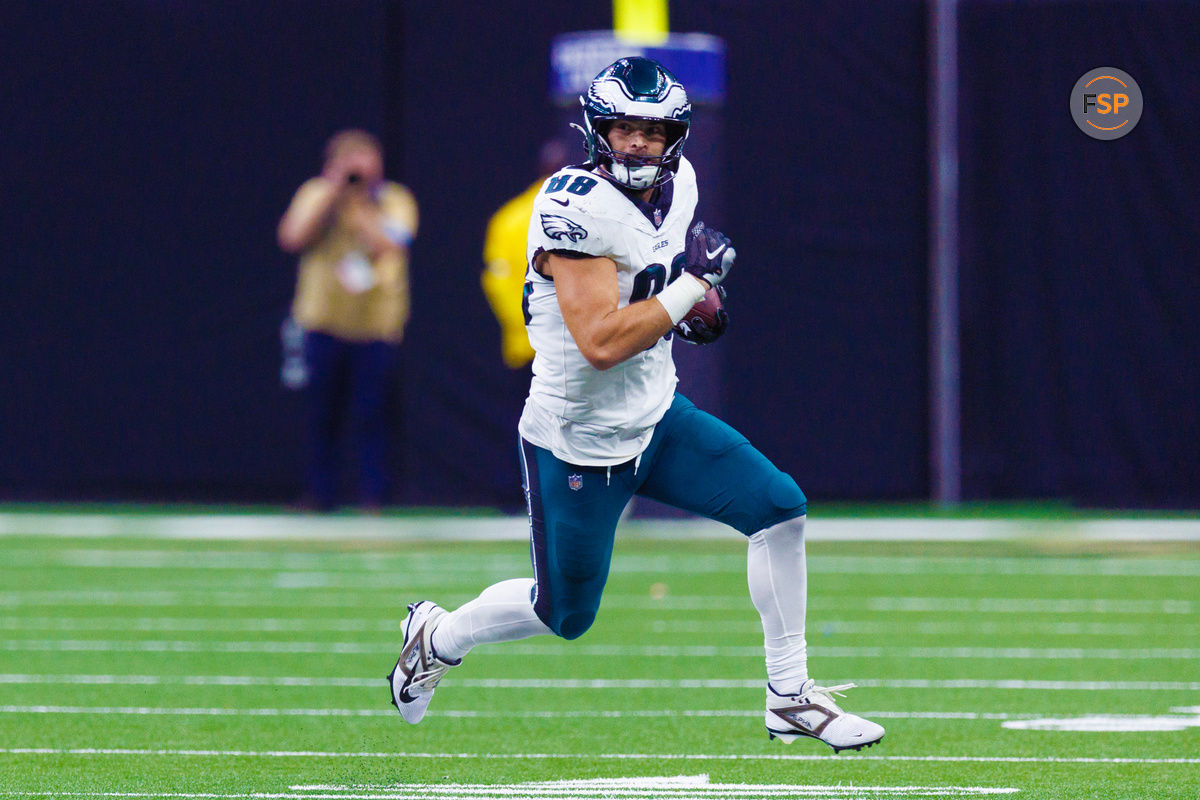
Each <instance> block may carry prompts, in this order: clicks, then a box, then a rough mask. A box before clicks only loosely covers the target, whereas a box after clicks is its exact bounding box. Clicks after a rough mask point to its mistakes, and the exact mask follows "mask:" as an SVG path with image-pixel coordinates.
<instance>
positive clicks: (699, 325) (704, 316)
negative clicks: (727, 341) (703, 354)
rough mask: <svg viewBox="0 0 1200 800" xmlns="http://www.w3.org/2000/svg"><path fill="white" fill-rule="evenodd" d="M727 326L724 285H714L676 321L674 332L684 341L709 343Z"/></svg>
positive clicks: (727, 317) (727, 316) (727, 315)
mask: <svg viewBox="0 0 1200 800" xmlns="http://www.w3.org/2000/svg"><path fill="white" fill-rule="evenodd" d="M728 327H729V312H728V311H726V310H725V287H724V286H714V287H713V288H711V289H709V290H708V291H707V292H705V293H704V297H703V298H701V300H700V302H699V303H696V305H694V306H692V307H691V309H690V310H688V312H687V314H686V315H685V316H684V318H683V319H681V320H679V322H678V323H676V325H675V333H676V334H678V335H679V337H680V338H681V339H683V340H684V341H685V342H690V343H692V344H711V343H713V342H715V341H716V340H717V339H719V338H721V334H723V333H724V332H725V330H726V329H727V328H728Z"/></svg>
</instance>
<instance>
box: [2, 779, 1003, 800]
mask: <svg viewBox="0 0 1200 800" xmlns="http://www.w3.org/2000/svg"><path fill="white" fill-rule="evenodd" d="M288 790H289V792H290V793H281V792H270V793H267V792H253V793H246V794H211V793H203V792H112V791H110V792H100V793H90V792H89V793H87V794H86V796H94V797H120V798H133V797H138V798H166V797H171V798H205V799H208V798H218V797H225V798H237V799H238V800H266V799H267V798H289V799H290V800H305V798H310V799H315V798H320V799H321V800H427V798H447V800H450V799H451V798H453V800H458V799H459V798H471V799H472V800H492V799H493V798H496V799H497V800H521V799H522V798H530V799H532V798H538V800H558V799H559V798H563V799H564V800H566V799H567V798H569V799H570V800H612V799H616V798H629V800H640V799H641V798H645V799H646V800H651V799H653V798H660V797H663V798H674V799H675V800H701V798H714V799H716V798H719V799H720V800H757V798H795V797H809V798H814V799H817V798H843V799H845V800H855V799H856V798H878V800H891V799H892V798H923V797H980V796H996V795H1007V794H1013V793H1016V792H1018V791H1020V790H1019V789H1017V788H1015V787H984V786H871V785H857V786H856V785H853V784H842V783H839V784H837V785H834V786H821V785H813V784H804V785H795V784H754V783H712V782H711V781H710V780H709V778H708V775H679V776H675V777H638V778H588V779H577V780H560V781H528V782H523V783H516V784H471V783H465V784H464V783H390V784H350V785H345V786H343V785H336V784H335V785H327V784H316V785H310V786H305V785H298V786H289V787H288ZM16 794H17V795H18V796H22V797H81V796H85V793H83V792H18V793H16Z"/></svg>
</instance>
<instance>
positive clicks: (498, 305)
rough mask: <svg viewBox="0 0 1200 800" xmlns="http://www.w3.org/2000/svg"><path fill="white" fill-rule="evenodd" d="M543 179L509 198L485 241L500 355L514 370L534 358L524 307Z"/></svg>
mask: <svg viewBox="0 0 1200 800" xmlns="http://www.w3.org/2000/svg"><path fill="white" fill-rule="evenodd" d="M541 188H542V181H541V180H538V181H537V182H536V183H534V184H533V185H532V186H530V187H529V188H528V189H526V190H525V191H524V192H522V193H521V194H519V195H517V196H516V197H514V198H513V199H512V200H509V201H508V202H507V203H505V204H504V205H502V206H501V207H500V210H499V211H497V212H496V213H495V214H494V215H492V219H491V220H490V221H489V222H488V227H487V236H486V237H485V238H484V243H483V261H484V263H485V264H487V269H485V270H484V272H483V277H482V279H481V280H482V283H483V293H484V294H485V295H487V299H488V303H489V304H490V305H491V306H492V312H493V313H494V314H495V315H496V319H497V320H498V321H499V322H500V354H501V356H502V357H503V358H504V363H505V364H506V365H507V366H509V367H511V368H512V369H518V368H520V367H523V366H525V365H526V364H528V363H529V362H530V361H532V360H533V348H532V347H530V345H529V335H528V334H527V333H526V332H525V314H524V312H523V311H522V310H521V300H522V293H523V292H524V289H525V244H526V240H527V239H528V237H529V218H530V217H531V216H532V215H533V200H534V198H535V197H537V193H538V190H540V189H541Z"/></svg>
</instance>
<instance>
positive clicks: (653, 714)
mask: <svg viewBox="0 0 1200 800" xmlns="http://www.w3.org/2000/svg"><path fill="white" fill-rule="evenodd" d="M856 711H857V713H859V714H861V715H862V716H864V717H870V718H878V719H907V720H921V719H932V720H956V721H965V722H987V721H992V722H995V721H999V722H1004V721H1019V720H1040V719H1043V718H1045V717H1050V716H1053V715H1052V714H1050V713H1042V714H1033V713H1020V714H1011V713H1005V712H981V711H878V710H874V711H873V710H866V711H858V710H857V709H856ZM0 714H39V715H47V714H63V715H91V716H133V717H387V718H389V719H390V718H394V717H396V716H397V714H396V711H395V709H392V708H228V707H204V706H201V707H184V708H163V707H159V706H59V705H55V706H50V705H24V706H21V705H0ZM762 715H763V712H762V709H634V710H607V711H605V710H597V709H588V708H579V709H570V710H562V709H558V710H549V711H541V710H504V711H499V710H477V709H440V708H439V709H438V710H437V711H435V712H432V713H431V716H433V717H446V718H451V719H578V718H591V719H663V718H667V717H694V718H697V719H727V718H761V717H762ZM1075 716H1077V717H1079V718H1092V717H1096V716H1098V714H1078V715H1075ZM1103 716H1104V717H1105V718H1106V719H1114V720H1121V719H1145V718H1147V716H1148V715H1146V714H1110V713H1107V712H1106V713H1104V714H1103ZM1160 717H1161V718H1163V719H1174V718H1172V717H1162V716H1161V715H1160ZM1067 719H1070V718H1067ZM1180 719H1186V720H1187V721H1189V722H1190V721H1194V720H1195V719H1197V717H1196V715H1194V714H1193V715H1190V716H1188V717H1180Z"/></svg>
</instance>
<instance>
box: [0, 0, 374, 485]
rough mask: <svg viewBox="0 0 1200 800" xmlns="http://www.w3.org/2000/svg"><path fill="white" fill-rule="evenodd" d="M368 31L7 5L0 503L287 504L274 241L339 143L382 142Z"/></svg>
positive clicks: (280, 284) (325, 7)
mask: <svg viewBox="0 0 1200 800" xmlns="http://www.w3.org/2000/svg"><path fill="white" fill-rule="evenodd" d="M385 10H386V9H385V6H384V4H383V3H381V2H377V1H373V0H347V1H346V2H338V3H336V4H335V3H329V2H324V0H321V1H319V2H318V1H317V0H294V1H293V0H288V2H275V3H267V2H263V3H257V2H256V3H215V4H214V3H200V2H187V1H186V0H177V1H173V2H157V1H154V2H151V1H150V0H101V1H100V2H90V3H79V2H73V1H72V0H38V2H36V3H32V2H30V3H24V2H16V3H3V4H0V31H3V33H0V37H3V38H2V42H3V46H2V47H0V50H2V51H3V55H2V56H0V59H3V60H4V61H5V67H4V70H3V73H4V75H5V76H7V77H8V80H7V82H6V85H7V88H6V90H5V92H4V99H3V100H0V103H3V104H4V107H3V109H2V110H3V111H4V113H3V118H4V123H3V127H4V133H3V143H4V144H3V147H0V158H3V159H4V161H3V166H2V169H0V174H2V175H3V176H4V177H3V179H2V181H3V185H4V191H5V201H6V202H5V212H4V214H2V215H0V225H2V226H3V235H4V239H5V241H7V242H9V243H10V246H9V247H8V248H7V250H6V259H5V260H6V264H5V267H4V271H3V274H4V277H5V285H4V288H3V290H2V291H0V297H2V298H3V299H0V303H3V304H4V307H3V309H0V312H2V313H0V326H2V327H0V340H2V341H3V344H2V345H0V351H2V353H3V355H0V359H2V361H3V371H4V374H5V375H6V376H7V378H8V380H6V387H5V389H4V390H3V395H4V399H3V405H4V414H3V418H2V419H0V437H2V438H0V497H4V498H10V499H11V498H25V499H68V500H77V499H136V500H255V499H258V500H261V499H268V498H276V499H278V498H285V497H291V496H293V495H295V494H296V493H297V492H298V486H299V481H300V474H301V470H300V458H301V452H302V443H301V440H300V437H301V435H302V418H301V416H300V413H301V410H300V403H299V400H298V398H297V397H296V396H295V395H293V394H292V393H289V392H287V391H284V390H283V389H281V388H280V382H279V377H278V376H279V352H280V347H279V325H280V323H281V321H282V320H283V319H284V317H285V316H286V315H287V312H288V305H289V302H290V297H291V290H292V285H293V282H294V276H295V265H294V261H293V260H292V259H291V258H289V257H287V256H285V255H284V254H283V253H281V252H280V251H279V249H278V247H277V246H276V244H275V225H276V223H277V222H278V220H279V217H280V215H281V214H282V213H283V210H284V208H285V207H286V205H287V202H288V200H289V199H290V197H291V194H292V192H293V191H295V189H296V187H297V186H299V184H300V183H301V182H302V181H303V180H304V179H305V178H306V177H308V176H309V175H311V174H313V173H314V172H315V171H316V170H317V169H318V168H319V165H320V156H321V148H322V146H323V144H324V141H325V139H326V138H327V137H328V136H329V135H330V133H331V132H332V131H333V130H335V129H337V128H338V127H341V126H345V125H348V124H355V125H361V126H363V127H367V128H375V129H379V128H382V127H383V123H384V119H383V112H384V108H383V105H382V103H381V102H380V100H381V98H382V96H383V76H384V60H385V57H386V51H385V48H384V44H385V42H384V36H383V32H384V30H385V24H384V22H385V20H384V15H385ZM14 76H18V77H19V79H15V78H14ZM10 103H11V106H10V105H9V104H10Z"/></svg>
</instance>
